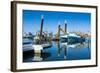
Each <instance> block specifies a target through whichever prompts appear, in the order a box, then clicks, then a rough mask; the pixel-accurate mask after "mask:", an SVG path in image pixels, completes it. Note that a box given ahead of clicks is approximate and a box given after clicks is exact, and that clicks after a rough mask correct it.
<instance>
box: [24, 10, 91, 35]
mask: <svg viewBox="0 0 100 73" xmlns="http://www.w3.org/2000/svg"><path fill="white" fill-rule="evenodd" d="M42 15H43V16H44V27H43V31H48V32H53V33H56V32H57V27H58V23H60V25H61V27H62V28H64V22H65V20H66V21H67V31H68V32H72V31H81V32H88V31H90V29H91V14H90V13H79V12H55V11H34V10H23V30H24V32H32V33H34V34H35V33H36V31H39V30H40V24H41V16H42Z"/></svg>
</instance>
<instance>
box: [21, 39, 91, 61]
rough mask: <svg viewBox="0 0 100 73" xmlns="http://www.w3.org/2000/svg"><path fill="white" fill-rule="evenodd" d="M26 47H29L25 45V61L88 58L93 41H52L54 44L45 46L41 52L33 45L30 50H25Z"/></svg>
mask: <svg viewBox="0 0 100 73" xmlns="http://www.w3.org/2000/svg"><path fill="white" fill-rule="evenodd" d="M31 43H32V42H31ZM31 43H30V44H31ZM30 44H29V45H30ZM25 45H26V44H25ZM25 49H29V48H28V47H23V62H42V61H63V60H66V61H67V60H86V59H90V58H91V42H90V40H89V39H88V41H87V39H86V41H85V42H81V43H79V42H78V43H77V42H76V43H71V42H70V43H68V42H62V41H56V42H55V41H52V46H51V47H47V48H43V49H42V50H41V51H40V53H39V52H34V49H32V48H31V47H30V50H27V51H25Z"/></svg>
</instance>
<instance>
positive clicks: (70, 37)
mask: <svg viewBox="0 0 100 73" xmlns="http://www.w3.org/2000/svg"><path fill="white" fill-rule="evenodd" d="M60 39H61V42H67V43H68V44H75V43H82V42H84V41H85V38H83V37H81V36H78V35H76V34H75V33H69V34H67V35H64V36H60Z"/></svg>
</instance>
